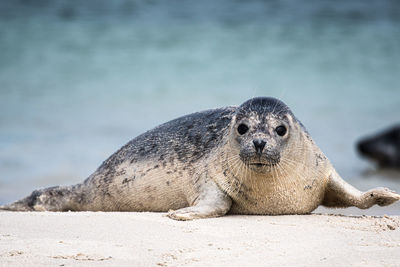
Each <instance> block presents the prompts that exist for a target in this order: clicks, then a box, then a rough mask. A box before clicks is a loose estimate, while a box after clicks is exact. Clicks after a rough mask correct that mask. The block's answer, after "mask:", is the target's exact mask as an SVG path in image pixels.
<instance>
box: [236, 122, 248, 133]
mask: <svg viewBox="0 0 400 267" xmlns="http://www.w3.org/2000/svg"><path fill="white" fill-rule="evenodd" d="M237 130H238V133H239V134H240V135H243V134H245V133H247V131H248V130H249V127H248V126H247V125H246V124H243V123H241V124H239V126H238V128H237Z"/></svg>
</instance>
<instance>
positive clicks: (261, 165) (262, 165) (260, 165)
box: [249, 163, 275, 168]
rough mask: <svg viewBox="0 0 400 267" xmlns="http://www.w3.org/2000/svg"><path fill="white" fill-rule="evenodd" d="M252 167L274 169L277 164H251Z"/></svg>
mask: <svg viewBox="0 0 400 267" xmlns="http://www.w3.org/2000/svg"><path fill="white" fill-rule="evenodd" d="M249 165H250V166H254V167H259V168H260V167H267V166H268V167H272V166H274V165H275V164H267V163H249Z"/></svg>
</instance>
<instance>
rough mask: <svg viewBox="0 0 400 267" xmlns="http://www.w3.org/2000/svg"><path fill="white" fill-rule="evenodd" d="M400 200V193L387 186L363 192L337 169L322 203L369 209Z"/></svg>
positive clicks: (328, 205)
mask: <svg viewBox="0 0 400 267" xmlns="http://www.w3.org/2000/svg"><path fill="white" fill-rule="evenodd" d="M398 200H400V195H398V194H396V193H394V192H393V191H391V190H389V189H387V188H374V189H371V190H369V191H367V192H361V191H359V190H357V189H356V188H354V187H353V186H351V185H350V184H348V183H346V182H345V181H344V180H343V179H342V178H341V177H340V176H339V174H337V173H336V171H333V173H332V174H331V176H330V177H329V182H328V187H327V189H326V192H325V197H324V200H323V203H322V205H324V206H326V207H333V208H345V207H350V206H355V207H358V208H360V209H368V208H370V207H372V206H373V205H375V204H377V205H379V206H387V205H390V204H392V203H394V202H396V201H398Z"/></svg>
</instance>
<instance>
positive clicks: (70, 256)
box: [0, 212, 400, 266]
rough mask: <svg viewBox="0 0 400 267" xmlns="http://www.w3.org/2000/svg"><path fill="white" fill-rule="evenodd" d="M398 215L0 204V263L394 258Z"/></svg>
mask: <svg viewBox="0 0 400 267" xmlns="http://www.w3.org/2000/svg"><path fill="white" fill-rule="evenodd" d="M399 264H400V217H399V216H381V217H373V216H340V215H320V214H312V215H301V216H300V215H293V216H233V215H232V216H225V217H221V218H215V219H204V220H195V221H188V222H180V221H173V220H171V219H169V218H167V217H165V214H164V213H135V212H130V213H104V212H66V213H51V212H37V213H34V212H1V213H0V265H1V266H28V265H29V266H39V265H40V266H42V265H46V266H49V265H51V266H71V265H73V266H76V265H78V266H88V265H96V266H99V265H104V266H245V265H246V266H277V265H281V266H282V265H283V266H293V265H296V266H332V265H338V266H339V265H340V266H399Z"/></svg>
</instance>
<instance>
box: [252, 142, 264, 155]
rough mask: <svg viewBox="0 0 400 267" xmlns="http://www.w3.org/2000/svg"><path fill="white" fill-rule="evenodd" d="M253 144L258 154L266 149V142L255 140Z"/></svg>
mask: <svg viewBox="0 0 400 267" xmlns="http://www.w3.org/2000/svg"><path fill="white" fill-rule="evenodd" d="M253 144H254V148H255V149H256V151H257V153H261V152H262V151H263V149H264V147H265V144H266V142H265V141H264V140H261V139H254V140H253Z"/></svg>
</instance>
